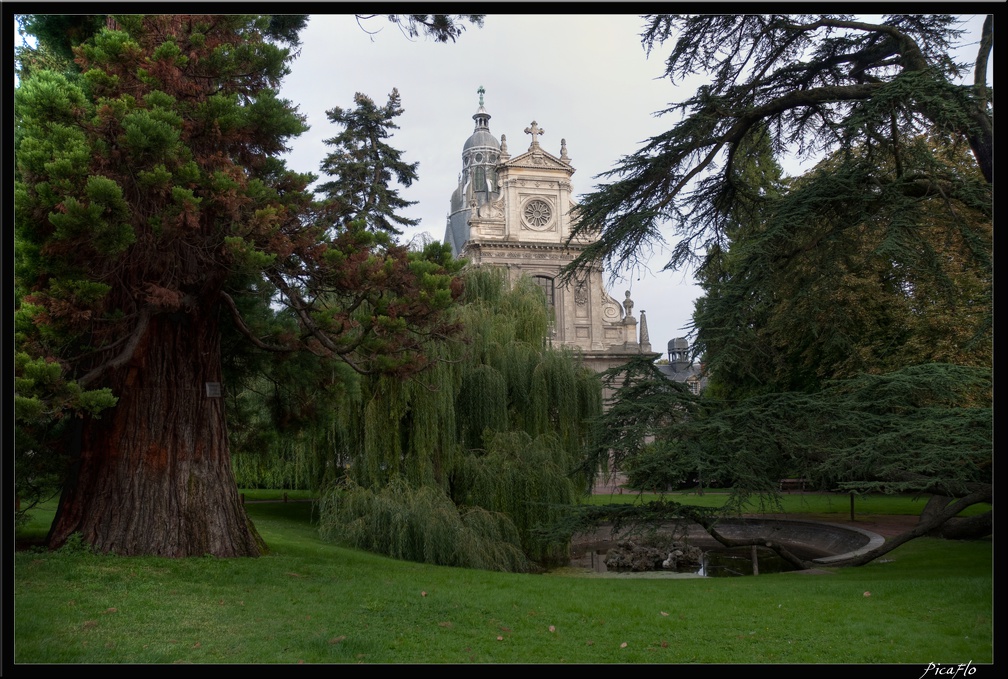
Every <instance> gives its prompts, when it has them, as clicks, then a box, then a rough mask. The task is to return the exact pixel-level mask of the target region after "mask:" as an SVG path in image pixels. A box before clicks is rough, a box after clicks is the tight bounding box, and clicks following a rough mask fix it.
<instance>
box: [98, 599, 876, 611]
mask: <svg viewBox="0 0 1008 679" xmlns="http://www.w3.org/2000/svg"><path fill="white" fill-rule="evenodd" d="M865 596H868V595H867V594H866V595H865ZM105 612H106V613H115V612H116V609H114V608H106V609H105Z"/></svg>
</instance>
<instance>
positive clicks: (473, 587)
mask: <svg viewBox="0 0 1008 679" xmlns="http://www.w3.org/2000/svg"><path fill="white" fill-rule="evenodd" d="M703 497H709V496H707V495H705V496H703ZM248 509H249V513H250V514H251V516H252V517H253V519H254V521H255V523H256V526H257V527H258V529H259V531H260V532H261V534H262V535H263V537H264V538H265V539H266V541H267V542H268V543H269V545H270V548H271V552H270V554H269V555H267V556H263V557H260V558H258V559H215V558H210V557H205V558H193V559H160V558H148V557H128V558H127V557H114V556H96V555H93V554H90V553H88V552H87V551H86V550H82V549H78V550H76V551H74V550H64V551H61V552H55V553H54V552H43V551H39V550H36V551H22V552H18V553H17V554H16V555H15V564H14V565H15V573H14V576H15V577H14V607H15V612H14V632H15V637H14V642H15V643H14V660H15V662H17V663H179V662H181V663H298V662H306V663H356V662H364V663H468V662H474V663H517V662H522V663H528V662H532V663H564V662H569V663H575V662H578V663H912V664H923V665H926V664H927V663H929V662H935V663H959V662H966V661H969V660H972V661H973V663H974V664H976V663H987V662H992V660H993V640H992V592H993V588H992V582H993V580H992V573H993V561H992V558H993V557H992V546H991V542H990V541H989V540H987V541H977V542H972V541H971V542H950V541H943V540H937V539H930V538H924V539H919V540H915V541H913V542H911V543H908V544H907V545H904V546H903V547H900V548H899V549H897V550H895V551H893V552H891V553H890V554H889V555H887V558H886V559H885V560H884V561H883V562H881V563H873V564H870V565H868V566H864V567H861V568H851V569H835V570H828V571H827V574H821V575H814V574H801V573H781V574H773V575H760V576H758V577H747V578H717V579H714V578H711V579H645V578H622V577H616V578H599V577H576V576H573V575H571V574H570V573H569V572H567V574H547V575H515V574H505V573H491V572H484V571H475V570H465V569H453V568H442V567H436V566H427V565H422V564H414V563H407V562H399V561H394V560H391V559H388V558H384V557H379V556H375V555H372V554H367V553H363V552H359V551H355V550H351V549H344V548H341V547H337V546H334V545H330V544H326V543H323V542H321V541H320V540H319V539H318V537H317V534H316V532H315V530H314V527H313V526H312V525H311V520H312V505H311V504H310V503H303V502H289V503H274V504H258V503H250V504H249V505H248ZM49 518H50V519H51V516H50V517H49ZM44 523H45V519H44V518H43V519H41V520H40V521H39V524H44ZM32 526H36V527H35V528H34V529H33V528H32ZM26 530H28V531H29V532H31V530H36V531H37V525H36V524H32V525H30V526H28V527H27V528H26ZM43 532H44V531H43ZM866 592H868V593H869V594H870V596H866V595H865V593H866Z"/></svg>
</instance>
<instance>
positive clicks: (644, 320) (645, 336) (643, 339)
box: [640, 309, 651, 346]
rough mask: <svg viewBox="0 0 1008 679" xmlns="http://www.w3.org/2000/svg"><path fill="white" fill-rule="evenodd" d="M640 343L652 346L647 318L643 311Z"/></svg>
mask: <svg viewBox="0 0 1008 679" xmlns="http://www.w3.org/2000/svg"><path fill="white" fill-rule="evenodd" d="M640 343H641V344H647V345H649V346H650V344H651V338H650V337H648V329H647V316H645V315H644V310H643V309H641V312H640Z"/></svg>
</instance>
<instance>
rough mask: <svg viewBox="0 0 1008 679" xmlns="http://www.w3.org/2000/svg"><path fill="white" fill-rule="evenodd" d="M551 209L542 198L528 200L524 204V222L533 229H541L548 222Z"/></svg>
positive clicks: (551, 214) (551, 212)
mask: <svg viewBox="0 0 1008 679" xmlns="http://www.w3.org/2000/svg"><path fill="white" fill-rule="evenodd" d="M552 217H553V210H551V209H550V206H549V204H547V203H546V202H545V201H542V200H530V201H529V202H528V203H526V204H525V222H526V223H527V224H528V225H529V226H531V227H532V228H533V229H542V228H543V227H545V226H546V225H547V224H549V222H550V219H551V218H552Z"/></svg>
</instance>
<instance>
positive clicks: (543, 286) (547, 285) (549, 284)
mask: <svg viewBox="0 0 1008 679" xmlns="http://www.w3.org/2000/svg"><path fill="white" fill-rule="evenodd" d="M532 280H533V281H534V282H535V284H536V285H538V286H539V289H540V290H542V291H543V294H545V295H546V306H548V307H549V308H550V309H552V308H553V303H554V290H553V279H552V278H550V277H549V276H533V277H532Z"/></svg>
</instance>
